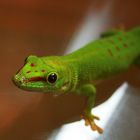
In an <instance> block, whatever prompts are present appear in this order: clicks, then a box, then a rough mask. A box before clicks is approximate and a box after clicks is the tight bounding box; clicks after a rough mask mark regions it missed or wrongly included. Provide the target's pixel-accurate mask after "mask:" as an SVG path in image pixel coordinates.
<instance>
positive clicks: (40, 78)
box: [28, 76, 46, 82]
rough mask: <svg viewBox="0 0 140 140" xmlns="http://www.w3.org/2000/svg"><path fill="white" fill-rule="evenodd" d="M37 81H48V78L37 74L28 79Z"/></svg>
mask: <svg viewBox="0 0 140 140" xmlns="http://www.w3.org/2000/svg"><path fill="white" fill-rule="evenodd" d="M37 81H46V78H44V77H40V76H37V77H31V78H29V79H28V82H37Z"/></svg>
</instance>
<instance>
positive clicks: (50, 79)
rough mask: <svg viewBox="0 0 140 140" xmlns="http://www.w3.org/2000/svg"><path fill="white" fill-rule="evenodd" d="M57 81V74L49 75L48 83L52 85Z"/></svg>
mask: <svg viewBox="0 0 140 140" xmlns="http://www.w3.org/2000/svg"><path fill="white" fill-rule="evenodd" d="M56 80H57V74H56V73H51V74H49V75H48V79H47V81H48V82H49V83H51V84H53V83H55V82H56Z"/></svg>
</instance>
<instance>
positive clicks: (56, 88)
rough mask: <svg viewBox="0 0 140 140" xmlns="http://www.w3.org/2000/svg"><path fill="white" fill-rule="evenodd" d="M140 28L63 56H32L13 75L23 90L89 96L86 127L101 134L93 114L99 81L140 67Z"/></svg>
mask: <svg viewBox="0 0 140 140" xmlns="http://www.w3.org/2000/svg"><path fill="white" fill-rule="evenodd" d="M139 60H140V27H138V28H134V29H132V30H130V31H128V32H125V31H112V32H106V33H104V34H103V35H102V38H100V39H97V40H95V41H93V42H90V43H88V44H87V45H85V46H84V47H83V48H80V49H79V50H77V51H75V52H72V53H70V54H68V55H64V56H47V57H46V56H45V57H37V56H34V55H31V56H29V57H28V58H27V59H26V60H25V65H24V66H23V67H22V68H21V69H20V70H19V71H18V73H17V74H16V75H15V76H14V78H13V81H14V83H15V84H16V85H17V86H18V87H19V88H21V89H24V90H30V91H39V92H44V93H48V92H51V93H52V94H57V95H61V94H65V93H69V92H70V93H75V94H76V95H85V96H87V105H86V108H85V110H84V112H83V115H82V116H83V119H84V120H85V124H86V125H89V126H90V127H91V129H92V130H96V131H98V132H99V133H102V132H103V130H102V128H100V127H99V126H98V125H97V124H96V123H95V121H94V120H99V117H97V116H95V115H93V114H92V113H91V109H92V107H93V106H94V103H95V95H96V88H95V86H96V82H97V81H102V80H105V79H106V78H108V77H111V76H113V75H115V74H117V73H120V72H122V71H125V70H126V69H128V68H129V66H130V65H131V64H134V63H135V64H140V61H139Z"/></svg>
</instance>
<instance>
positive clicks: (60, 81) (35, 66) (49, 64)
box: [13, 55, 71, 94]
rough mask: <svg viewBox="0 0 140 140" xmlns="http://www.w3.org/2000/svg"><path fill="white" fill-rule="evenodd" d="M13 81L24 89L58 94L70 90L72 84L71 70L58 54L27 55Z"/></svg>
mask: <svg viewBox="0 0 140 140" xmlns="http://www.w3.org/2000/svg"><path fill="white" fill-rule="evenodd" d="M13 81H14V83H15V85H17V86H18V87H19V88H21V89H24V90H31V91H41V92H52V93H57V94H59V93H64V92H66V91H68V90H69V88H70V86H71V82H70V81H71V80H70V72H69V70H68V69H67V67H66V65H64V64H63V63H62V61H61V60H60V58H59V57H57V56H56V57H53V56H50V57H37V56H33V55H31V56H29V57H27V58H26V60H25V64H24V66H23V67H22V68H21V69H20V70H19V71H18V72H17V74H16V75H15V76H14V77H13Z"/></svg>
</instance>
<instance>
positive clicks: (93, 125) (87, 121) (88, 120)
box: [82, 115, 103, 134]
mask: <svg viewBox="0 0 140 140" xmlns="http://www.w3.org/2000/svg"><path fill="white" fill-rule="evenodd" d="M82 118H83V119H84V120H85V125H86V126H88V125H89V126H90V127H91V129H92V130H93V131H98V133H100V134H101V133H103V129H102V128H100V127H99V126H98V125H97V124H96V123H95V121H94V120H100V118H99V117H97V116H93V115H89V116H87V115H82Z"/></svg>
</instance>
